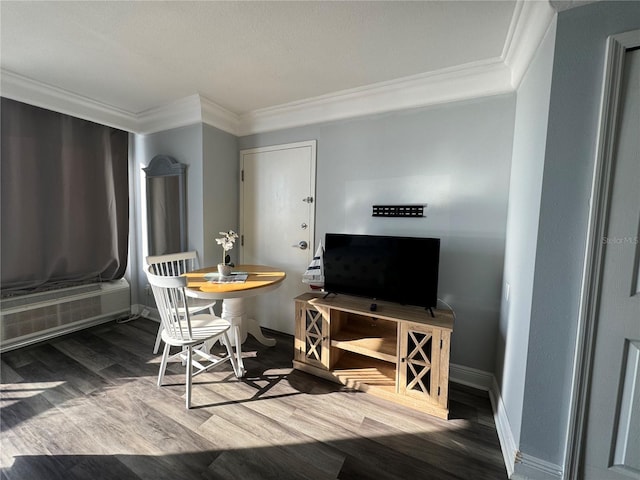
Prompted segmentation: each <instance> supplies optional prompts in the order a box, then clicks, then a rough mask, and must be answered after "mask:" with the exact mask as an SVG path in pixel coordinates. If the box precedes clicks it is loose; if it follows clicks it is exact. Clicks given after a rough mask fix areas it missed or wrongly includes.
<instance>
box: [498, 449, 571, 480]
mask: <svg viewBox="0 0 640 480" xmlns="http://www.w3.org/2000/svg"><path fill="white" fill-rule="evenodd" d="M520 457H521V458H520V463H518V464H516V466H515V472H514V473H513V475H512V476H511V477H510V478H511V479H512V480H561V479H562V478H563V472H562V467H560V466H559V465H556V464H555V463H551V462H547V461H545V460H541V459H539V458H536V457H533V456H531V455H527V454H526V453H523V454H522V455H521V456H520Z"/></svg>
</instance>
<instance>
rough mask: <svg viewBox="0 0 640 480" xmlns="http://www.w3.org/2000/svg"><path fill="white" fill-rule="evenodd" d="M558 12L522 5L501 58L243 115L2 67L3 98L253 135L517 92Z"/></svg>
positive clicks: (119, 122)
mask: <svg viewBox="0 0 640 480" xmlns="http://www.w3.org/2000/svg"><path fill="white" fill-rule="evenodd" d="M555 15H556V12H555V10H554V9H553V8H552V7H551V5H550V4H549V3H548V2H547V1H535V2H533V1H527V0H517V1H516V5H515V8H514V13H513V15H512V18H511V24H510V27H509V30H508V34H507V38H506V41H505V46H504V48H503V51H502V54H501V55H500V57H497V58H494V59H490V60H487V61H482V62H476V63H470V64H467V65H462V66H458V67H454V68H449V69H443V70H440V71H437V72H430V73H427V74H419V75H414V76H410V77H405V78H401V79H397V80H392V81H388V82H382V83H377V84H373V85H367V86H364V87H359V88H354V89H349V90H344V91H341V92H337V93H333V94H328V95H322V96H319V97H315V98H310V99H306V100H302V101H298V102H292V103H287V104H283V105H276V106H274V107H268V108H263V109H258V110H254V111H251V112H248V113H244V114H242V115H237V114H235V113H233V112H231V111H229V110H227V109H225V108H223V107H222V106H220V105H218V104H216V103H215V102H213V101H212V100H210V99H208V98H206V97H203V96H201V95H199V94H194V95H191V96H188V97H185V98H183V99H179V100H176V101H174V102H171V103H168V104H166V105H161V106H158V107H155V108H152V109H149V110H145V111H143V112H139V113H133V112H128V111H125V110H122V109H119V108H116V107H113V106H110V105H106V104H104V103H101V102H98V101H95V100H92V99H90V98H87V97H83V96H81V95H78V94H75V93H73V92H69V91H67V90H63V89H60V88H57V87H53V86H51V85H47V84H45V83H42V82H38V81H35V80H31V79H29V78H27V77H23V76H21V75H18V74H16V73H13V72H10V71H7V70H0V78H1V90H0V93H1V94H2V95H3V96H5V97H8V98H12V99H14V100H18V101H22V102H25V103H30V104H32V105H36V106H39V107H43V108H47V109H50V110H55V111H58V112H62V113H66V114H69V115H73V116H76V117H80V118H84V119H86V120H90V121H94V122H98V123H102V124H104V125H109V126H112V127H115V128H120V129H123V130H127V131H130V132H134V133H139V134H150V133H154V132H158V131H162V130H167V129H171V128H177V127H181V126H186V125H192V124H194V123H198V122H202V123H206V124H207V125H211V126H213V127H215V128H218V129H220V130H223V131H225V132H228V133H231V134H232V135H236V136H242V135H251V134H254V133H261V132H267V131H273V130H281V129H284V128H293V127H298V126H303V125H310V124H316V123H323V122H328V121H334V120H342V119H347V118H353V117H359V116H364V115H372V114H379V113H385V112H391V111H397V110H404V109H410V108H418V107H425V106H429V105H436V104H441V103H448V102H455V101H460V100H467V99H473V98H479V97H485V96H491V95H499V94H503V93H509V92H513V91H515V90H517V88H518V87H519V85H520V82H521V80H522V77H523V76H524V74H525V72H526V70H527V68H528V66H529V64H530V62H531V60H532V58H533V56H534V55H535V52H536V50H537V48H538V47H539V45H540V43H541V41H542V39H543V38H544V35H545V34H546V32H547V30H548V28H549V27H550V25H551V23H552V20H553V19H554V18H555Z"/></svg>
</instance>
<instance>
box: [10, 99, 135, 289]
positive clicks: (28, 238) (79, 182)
mask: <svg viewBox="0 0 640 480" xmlns="http://www.w3.org/2000/svg"><path fill="white" fill-rule="evenodd" d="M1 108H2V110H1V117H2V134H1V141H2V144H1V153H2V157H1V170H0V174H1V177H0V186H1V188H2V191H1V201H2V203H1V205H0V206H1V215H2V217H1V219H0V221H1V225H2V231H1V241H2V243H1V244H0V252H1V270H0V275H1V288H2V294H3V296H6V295H7V294H13V293H16V292H17V291H31V290H34V289H37V290H40V289H50V288H54V287H58V286H66V285H72V284H81V283H89V282H92V281H107V280H114V279H117V278H121V277H122V276H123V275H124V272H125V269H126V265H127V253H128V237H129V219H128V216H129V206H128V203H129V181H128V167H127V164H128V134H127V132H124V131H122V130H116V129H114V128H110V127H106V126H103V125H99V124H96V123H92V122H88V121H86V120H81V119H78V118H74V117H70V116H68V115H64V114H61V113H56V112H52V111H50V110H45V109H42V108H38V107H34V106H32V105H27V104H24V103H20V102H16V101H14V100H9V99H6V98H2V104H1Z"/></svg>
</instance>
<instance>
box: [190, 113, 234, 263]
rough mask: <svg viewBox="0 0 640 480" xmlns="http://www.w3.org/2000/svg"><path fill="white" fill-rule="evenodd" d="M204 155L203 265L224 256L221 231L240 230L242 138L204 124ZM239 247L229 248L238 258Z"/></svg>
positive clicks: (217, 260)
mask: <svg viewBox="0 0 640 480" xmlns="http://www.w3.org/2000/svg"><path fill="white" fill-rule="evenodd" d="M202 128H203V131H202V138H203V148H204V158H203V171H202V182H203V206H202V213H203V217H202V226H203V230H202V234H203V236H204V238H203V249H202V250H199V253H200V261H201V263H202V265H215V264H217V263H219V262H220V261H221V260H222V248H221V247H220V245H218V244H217V243H216V241H215V239H216V238H217V237H219V236H220V235H219V232H223V231H224V232H226V231H228V230H230V229H231V230H235V231H237V230H238V215H239V213H238V203H239V195H240V193H239V190H240V189H239V185H240V183H239V177H238V175H239V171H240V160H239V154H238V138H237V137H236V136H235V135H232V134H230V133H226V132H223V131H222V130H218V129H217V128H215V127H212V126H210V125H206V124H203V125H202ZM237 251H238V250H237V249H235V248H234V249H233V250H231V251H230V252H229V254H230V255H231V259H232V261H235V262H237V261H238V257H237Z"/></svg>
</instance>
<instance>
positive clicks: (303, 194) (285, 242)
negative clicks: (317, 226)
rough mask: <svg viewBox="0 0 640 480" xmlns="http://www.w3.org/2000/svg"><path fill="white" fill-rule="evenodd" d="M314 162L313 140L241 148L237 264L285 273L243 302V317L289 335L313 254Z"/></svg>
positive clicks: (314, 147)
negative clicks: (275, 286)
mask: <svg viewBox="0 0 640 480" xmlns="http://www.w3.org/2000/svg"><path fill="white" fill-rule="evenodd" d="M315 161H316V142H315V140H314V141H309V142H300V143H293V144H287V145H277V146H273V147H264V148H255V149H251V150H243V151H241V152H240V168H241V171H242V172H243V173H242V174H243V177H242V179H241V185H240V235H241V245H240V262H241V263H243V264H252V265H268V266H272V267H278V268H280V269H282V270H284V271H285V272H286V274H287V278H286V279H285V281H284V282H283V285H282V286H281V287H280V288H278V289H277V290H275V291H273V292H270V293H267V294H266V295H260V296H257V297H253V298H251V299H248V300H247V303H246V309H247V316H248V317H249V318H254V319H256V320H257V321H258V322H259V323H260V325H262V326H263V327H267V328H270V329H272V330H276V331H279V332H284V333H288V334H293V333H294V325H295V322H294V308H293V299H294V298H295V297H296V296H298V295H300V294H301V293H303V292H304V291H307V290H308V287H306V286H305V284H303V283H302V274H303V273H304V271H305V270H306V268H307V266H308V265H309V263H310V262H311V260H312V259H313V254H314V245H313V242H314V221H315V219H314V213H315Z"/></svg>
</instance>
